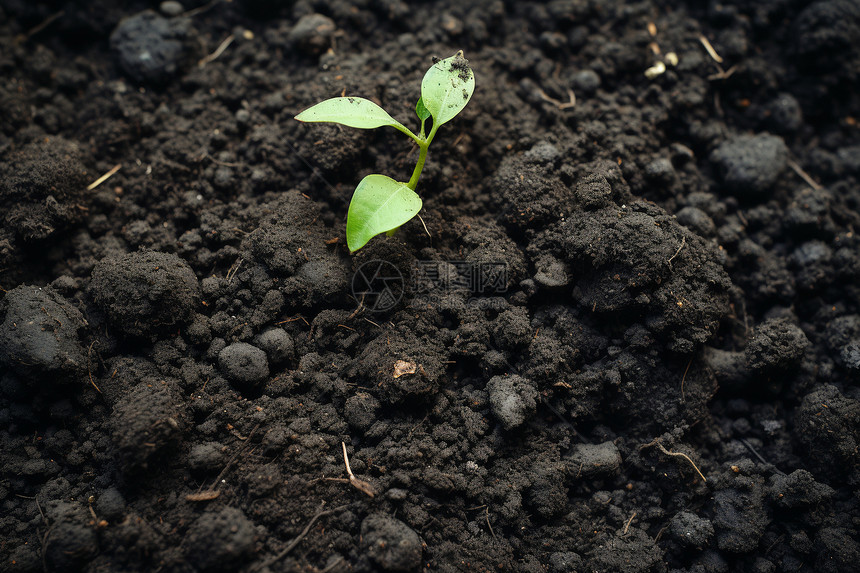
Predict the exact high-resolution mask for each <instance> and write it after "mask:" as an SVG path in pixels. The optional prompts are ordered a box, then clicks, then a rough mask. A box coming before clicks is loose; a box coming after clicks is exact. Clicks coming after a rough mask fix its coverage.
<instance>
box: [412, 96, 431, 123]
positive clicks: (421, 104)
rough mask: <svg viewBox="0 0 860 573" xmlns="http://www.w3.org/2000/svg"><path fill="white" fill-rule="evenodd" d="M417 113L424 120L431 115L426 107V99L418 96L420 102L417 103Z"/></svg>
mask: <svg viewBox="0 0 860 573" xmlns="http://www.w3.org/2000/svg"><path fill="white" fill-rule="evenodd" d="M415 114H416V115H417V116H418V119H420V120H421V121H422V122H423V121H424V120H425V119H427V118H428V117H430V111H429V110H428V109H427V108H426V107H424V100H423V99H421V98H418V103H416V104H415Z"/></svg>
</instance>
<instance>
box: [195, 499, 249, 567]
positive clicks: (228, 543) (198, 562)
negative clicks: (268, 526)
mask: <svg viewBox="0 0 860 573" xmlns="http://www.w3.org/2000/svg"><path fill="white" fill-rule="evenodd" d="M182 545H183V550H184V553H185V556H186V557H187V559H188V561H189V562H190V563H193V564H194V566H195V567H196V568H197V569H198V570H199V571H215V572H217V571H235V570H236V568H237V567H239V565H240V564H241V563H243V562H244V560H245V559H247V558H248V556H249V555H250V554H251V553H252V552H253V551H254V524H253V523H252V522H251V521H250V520H249V519H248V518H247V517H246V516H245V514H244V513H243V512H242V510H241V509H238V508H235V507H224V508H221V509H212V510H207V511H206V512H204V513H203V514H202V515H201V516H200V517H198V518H197V520H196V521H195V522H194V523H193V524H191V527H190V528H189V529H188V532H187V533H186V534H185V539H183V541H182Z"/></svg>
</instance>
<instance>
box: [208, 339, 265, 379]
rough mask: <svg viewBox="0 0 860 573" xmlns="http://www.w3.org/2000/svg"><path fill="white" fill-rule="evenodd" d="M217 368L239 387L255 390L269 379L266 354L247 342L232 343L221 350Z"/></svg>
mask: <svg viewBox="0 0 860 573" xmlns="http://www.w3.org/2000/svg"><path fill="white" fill-rule="evenodd" d="M218 367H219V368H220V369H221V372H223V373H224V376H226V377H227V378H228V379H229V380H230V381H231V382H233V383H235V384H236V385H237V386H239V387H245V388H256V387H258V386H260V385H261V384H263V383H264V382H265V381H266V380H267V379H268V378H269V362H268V359H267V358H266V353H265V352H263V351H262V350H260V349H259V348H257V347H256V346H253V345H251V344H248V343H247V342H234V343H233V344H231V345H229V346H227V347H225V348H224V349H223V350H221V352H219V353H218Z"/></svg>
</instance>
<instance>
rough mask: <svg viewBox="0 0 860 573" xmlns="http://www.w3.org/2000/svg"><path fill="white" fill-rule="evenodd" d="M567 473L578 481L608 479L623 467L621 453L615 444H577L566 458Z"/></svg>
mask: <svg viewBox="0 0 860 573" xmlns="http://www.w3.org/2000/svg"><path fill="white" fill-rule="evenodd" d="M565 461H566V463H567V472H568V474H569V475H570V476H571V477H573V478H574V479H576V477H577V476H583V477H585V478H588V479H591V478H606V477H611V476H613V475H615V473H616V472H617V471H618V469H619V468H620V467H621V453H620V452H619V451H618V447H617V446H616V445H615V444H614V443H613V442H603V443H602V444H577V445H576V446H574V447H573V450H572V451H571V453H570V454H569V455H568V456H567V458H566V460H565Z"/></svg>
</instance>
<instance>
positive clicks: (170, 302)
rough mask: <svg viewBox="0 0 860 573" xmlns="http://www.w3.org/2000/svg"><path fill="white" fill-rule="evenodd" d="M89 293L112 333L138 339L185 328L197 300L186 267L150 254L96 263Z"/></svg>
mask: <svg viewBox="0 0 860 573" xmlns="http://www.w3.org/2000/svg"><path fill="white" fill-rule="evenodd" d="M90 292H91V294H92V296H93V299H94V300H95V301H96V304H98V305H99V306H100V307H101V308H102V310H104V311H105V312H106V313H107V316H108V318H109V320H110V322H111V325H112V326H113V327H114V328H116V329H117V330H120V331H122V332H124V333H126V334H129V335H132V336H142V337H147V336H152V335H155V334H157V333H161V332H165V331H169V330H172V329H174V328H175V327H177V326H181V325H183V324H186V323H188V322H189V321H190V320H191V319H192V318H193V316H194V309H195V308H196V305H197V302H198V301H199V299H200V285H199V283H198V282H197V277H196V276H195V275H194V271H192V270H191V268H190V267H189V266H188V263H186V262H185V261H183V260H182V259H180V258H179V257H178V256H176V255H172V254H168V253H158V252H152V251H150V252H138V253H129V254H126V255H121V256H118V257H110V258H105V259H102V260H101V261H99V262H98V263H97V264H96V266H95V268H94V269H93V274H92V280H91V283H90Z"/></svg>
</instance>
